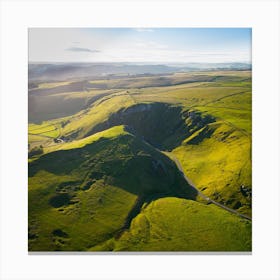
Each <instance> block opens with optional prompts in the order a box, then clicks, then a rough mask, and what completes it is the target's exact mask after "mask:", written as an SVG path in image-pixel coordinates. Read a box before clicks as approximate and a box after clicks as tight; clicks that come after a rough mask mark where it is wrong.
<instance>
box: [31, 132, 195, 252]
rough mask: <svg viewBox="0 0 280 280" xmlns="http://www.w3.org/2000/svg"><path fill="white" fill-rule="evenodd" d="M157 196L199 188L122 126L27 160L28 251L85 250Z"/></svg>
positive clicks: (185, 193)
mask: <svg viewBox="0 0 280 280" xmlns="http://www.w3.org/2000/svg"><path fill="white" fill-rule="evenodd" d="M118 132H119V133H118ZM158 196H178V197H188V198H192V199H195V197H196V191H194V190H193V189H192V188H191V187H189V186H188V185H187V183H186V182H185V181H184V180H183V179H182V177H181V175H180V173H179V172H178V170H177V168H176V166H175V165H174V163H173V162H172V161H170V160H169V158H168V157H166V156H165V155H163V154H161V153H160V152H158V151H156V150H155V149H153V148H152V147H151V146H149V145H147V144H145V143H144V142H142V141H141V140H140V139H137V138H136V137H135V136H133V135H131V134H129V133H126V132H125V131H124V130H123V128H122V127H118V128H113V129H109V130H108V131H106V132H103V133H102V136H101V135H95V137H91V138H90V139H87V140H85V141H84V143H81V141H78V142H77V143H76V144H74V143H73V144H72V146H71V147H70V146H69V145H68V146H66V147H65V150H58V151H54V152H50V153H48V154H44V155H42V156H40V157H39V158H38V159H36V160H34V161H32V162H31V163H30V164H29V250H31V251H37V250H39V251H41V250H43V251H45V250H46V251H48V250H51V251H52V250H77V251H80V250H87V248H90V247H92V246H94V245H96V244H98V243H100V242H102V241H104V240H107V239H109V238H111V237H113V236H115V235H117V234H119V233H120V232H121V231H122V229H125V228H126V227H129V225H130V220H131V219H132V218H133V217H134V215H136V214H137V213H138V211H140V208H141V206H142V204H143V203H145V202H146V201H151V200H153V199H154V198H155V197H158ZM112 219H113V220H114V221H112Z"/></svg>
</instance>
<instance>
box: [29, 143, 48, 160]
mask: <svg viewBox="0 0 280 280" xmlns="http://www.w3.org/2000/svg"><path fill="white" fill-rule="evenodd" d="M43 152H44V150H43V146H42V145H40V146H39V147H38V146H35V147H34V148H32V149H31V150H30V151H29V153H28V157H33V156H36V155H41V154H43Z"/></svg>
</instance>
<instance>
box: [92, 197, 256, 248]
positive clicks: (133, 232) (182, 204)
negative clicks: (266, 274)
mask: <svg viewBox="0 0 280 280" xmlns="http://www.w3.org/2000/svg"><path fill="white" fill-rule="evenodd" d="M90 250H92V251H95V250H96V251H99V250H100V251H103V250H104V251H107V250H113V251H240V252H241V251H251V223H250V222H249V221H246V220H242V219H240V218H239V217H237V216H234V215H232V214H230V213H228V212H225V211H223V210H222V209H220V208H218V207H217V206H215V205H204V204H200V203H198V202H195V201H191V200H186V199H180V198H174V197H172V198H171V197H168V198H161V199H158V200H155V201H153V202H151V203H150V204H149V205H147V206H146V207H145V208H143V209H142V211H141V213H140V214H139V215H137V216H136V218H134V220H133V221H132V224H131V227H130V229H129V230H128V231H126V232H124V234H123V235H122V236H121V238H120V239H110V240H107V241H106V242H104V243H102V244H99V245H98V246H95V247H93V248H91V249H90Z"/></svg>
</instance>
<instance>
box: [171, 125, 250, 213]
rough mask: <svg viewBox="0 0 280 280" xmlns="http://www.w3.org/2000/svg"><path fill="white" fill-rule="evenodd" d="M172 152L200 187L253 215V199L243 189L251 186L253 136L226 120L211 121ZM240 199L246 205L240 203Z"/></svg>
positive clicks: (224, 201)
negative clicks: (228, 123) (207, 133)
mask: <svg viewBox="0 0 280 280" xmlns="http://www.w3.org/2000/svg"><path fill="white" fill-rule="evenodd" d="M205 129H206V128H202V129H201V130H200V131H197V132H195V133H194V134H193V135H192V136H190V137H189V138H187V139H186V140H185V141H184V142H183V143H182V145H181V146H179V147H177V148H176V149H174V150H173V151H172V153H174V155H175V156H176V157H177V158H178V160H179V161H180V163H181V164H182V166H183V169H184V172H185V174H187V176H188V177H189V178H190V179H191V180H192V181H193V182H194V184H195V185H196V187H198V188H199V189H200V190H203V192H204V193H205V194H206V195H208V196H209V197H211V198H213V199H214V200H217V201H220V202H222V203H225V204H227V205H228V206H230V207H231V208H239V207H240V206H242V207H241V208H239V209H238V211H240V212H243V213H246V214H248V215H250V213H251V202H250V201H251V198H249V197H248V198H246V197H244V196H243V195H242V193H241V192H240V187H241V186H242V185H244V186H246V187H247V188H249V189H251V187H252V182H251V139H250V138H249V137H248V136H247V135H244V134H243V133H242V132H241V131H239V130H236V129H235V128H233V127H232V126H230V125H227V124H226V123H223V122H218V123H213V124H209V125H208V126H207V131H211V133H212V134H211V136H208V137H203V133H204V131H203V130H205ZM239 202H240V203H241V204H242V205H239Z"/></svg>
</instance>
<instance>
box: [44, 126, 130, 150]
mask: <svg viewBox="0 0 280 280" xmlns="http://www.w3.org/2000/svg"><path fill="white" fill-rule="evenodd" d="M125 134H128V132H126V131H125V130H124V126H123V125H120V126H114V127H112V128H109V129H107V130H104V131H101V132H98V133H95V134H93V135H91V136H88V137H85V138H83V139H80V140H76V141H72V142H69V143H67V142H66V143H61V144H56V145H53V146H48V147H46V148H45V149H44V153H50V152H53V151H58V150H71V149H77V148H82V147H84V146H86V145H88V144H92V143H93V142H96V141H98V140H100V139H101V138H104V139H109V138H113V137H118V136H120V135H125Z"/></svg>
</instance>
